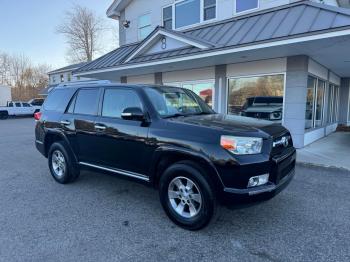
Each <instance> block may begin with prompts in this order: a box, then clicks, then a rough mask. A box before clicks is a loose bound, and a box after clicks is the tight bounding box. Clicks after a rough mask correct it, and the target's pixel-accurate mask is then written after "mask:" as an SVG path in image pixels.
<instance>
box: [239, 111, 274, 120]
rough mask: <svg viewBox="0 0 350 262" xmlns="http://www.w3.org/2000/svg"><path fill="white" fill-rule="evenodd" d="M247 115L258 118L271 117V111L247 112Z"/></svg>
mask: <svg viewBox="0 0 350 262" xmlns="http://www.w3.org/2000/svg"><path fill="white" fill-rule="evenodd" d="M245 116H247V117H254V118H258V119H267V120H269V119H270V113H265V112H246V113H245Z"/></svg>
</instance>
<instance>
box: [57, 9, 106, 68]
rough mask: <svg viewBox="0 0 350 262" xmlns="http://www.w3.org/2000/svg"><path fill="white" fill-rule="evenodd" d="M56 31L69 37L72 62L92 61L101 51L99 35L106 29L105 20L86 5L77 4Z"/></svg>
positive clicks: (69, 53)
mask: <svg viewBox="0 0 350 262" xmlns="http://www.w3.org/2000/svg"><path fill="white" fill-rule="evenodd" d="M56 31H57V32H58V33H60V34H63V35H65V36H66V38H67V43H68V45H69V52H68V57H69V60H70V61H71V62H84V61H92V59H93V58H94V55H95V54H96V53H97V52H99V51H100V44H99V37H100V35H101V34H102V32H103V31H104V25H103V20H102V19H101V18H100V17H98V16H97V15H96V14H95V13H94V12H93V11H91V10H89V9H88V8H86V7H82V6H79V5H75V6H74V7H73V9H72V11H68V12H67V13H66V18H65V22H63V23H62V24H61V25H59V26H58V27H57V29H56Z"/></svg>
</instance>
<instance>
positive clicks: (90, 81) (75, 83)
mask: <svg viewBox="0 0 350 262" xmlns="http://www.w3.org/2000/svg"><path fill="white" fill-rule="evenodd" d="M110 83H111V81H109V80H82V81H77V82H69V83H61V84H59V85H58V86H57V87H66V86H77V85H98V84H100V85H102V84H110Z"/></svg>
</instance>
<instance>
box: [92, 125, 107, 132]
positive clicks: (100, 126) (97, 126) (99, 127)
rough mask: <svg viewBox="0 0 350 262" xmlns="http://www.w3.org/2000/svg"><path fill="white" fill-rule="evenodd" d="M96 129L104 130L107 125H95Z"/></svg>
mask: <svg viewBox="0 0 350 262" xmlns="http://www.w3.org/2000/svg"><path fill="white" fill-rule="evenodd" d="M95 129H97V130H101V131H104V130H106V127H105V126H102V125H95Z"/></svg>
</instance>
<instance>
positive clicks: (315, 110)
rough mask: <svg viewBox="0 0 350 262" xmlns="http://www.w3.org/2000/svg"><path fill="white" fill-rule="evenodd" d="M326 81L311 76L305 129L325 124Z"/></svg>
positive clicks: (308, 86) (308, 85) (308, 87)
mask: <svg viewBox="0 0 350 262" xmlns="http://www.w3.org/2000/svg"><path fill="white" fill-rule="evenodd" d="M325 88H326V82H325V81H323V80H321V79H317V78H315V77H313V76H309V78H308V84H307V97H306V111H305V129H311V128H315V127H320V126H323V124H324V122H325V121H323V116H324V100H325Z"/></svg>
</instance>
